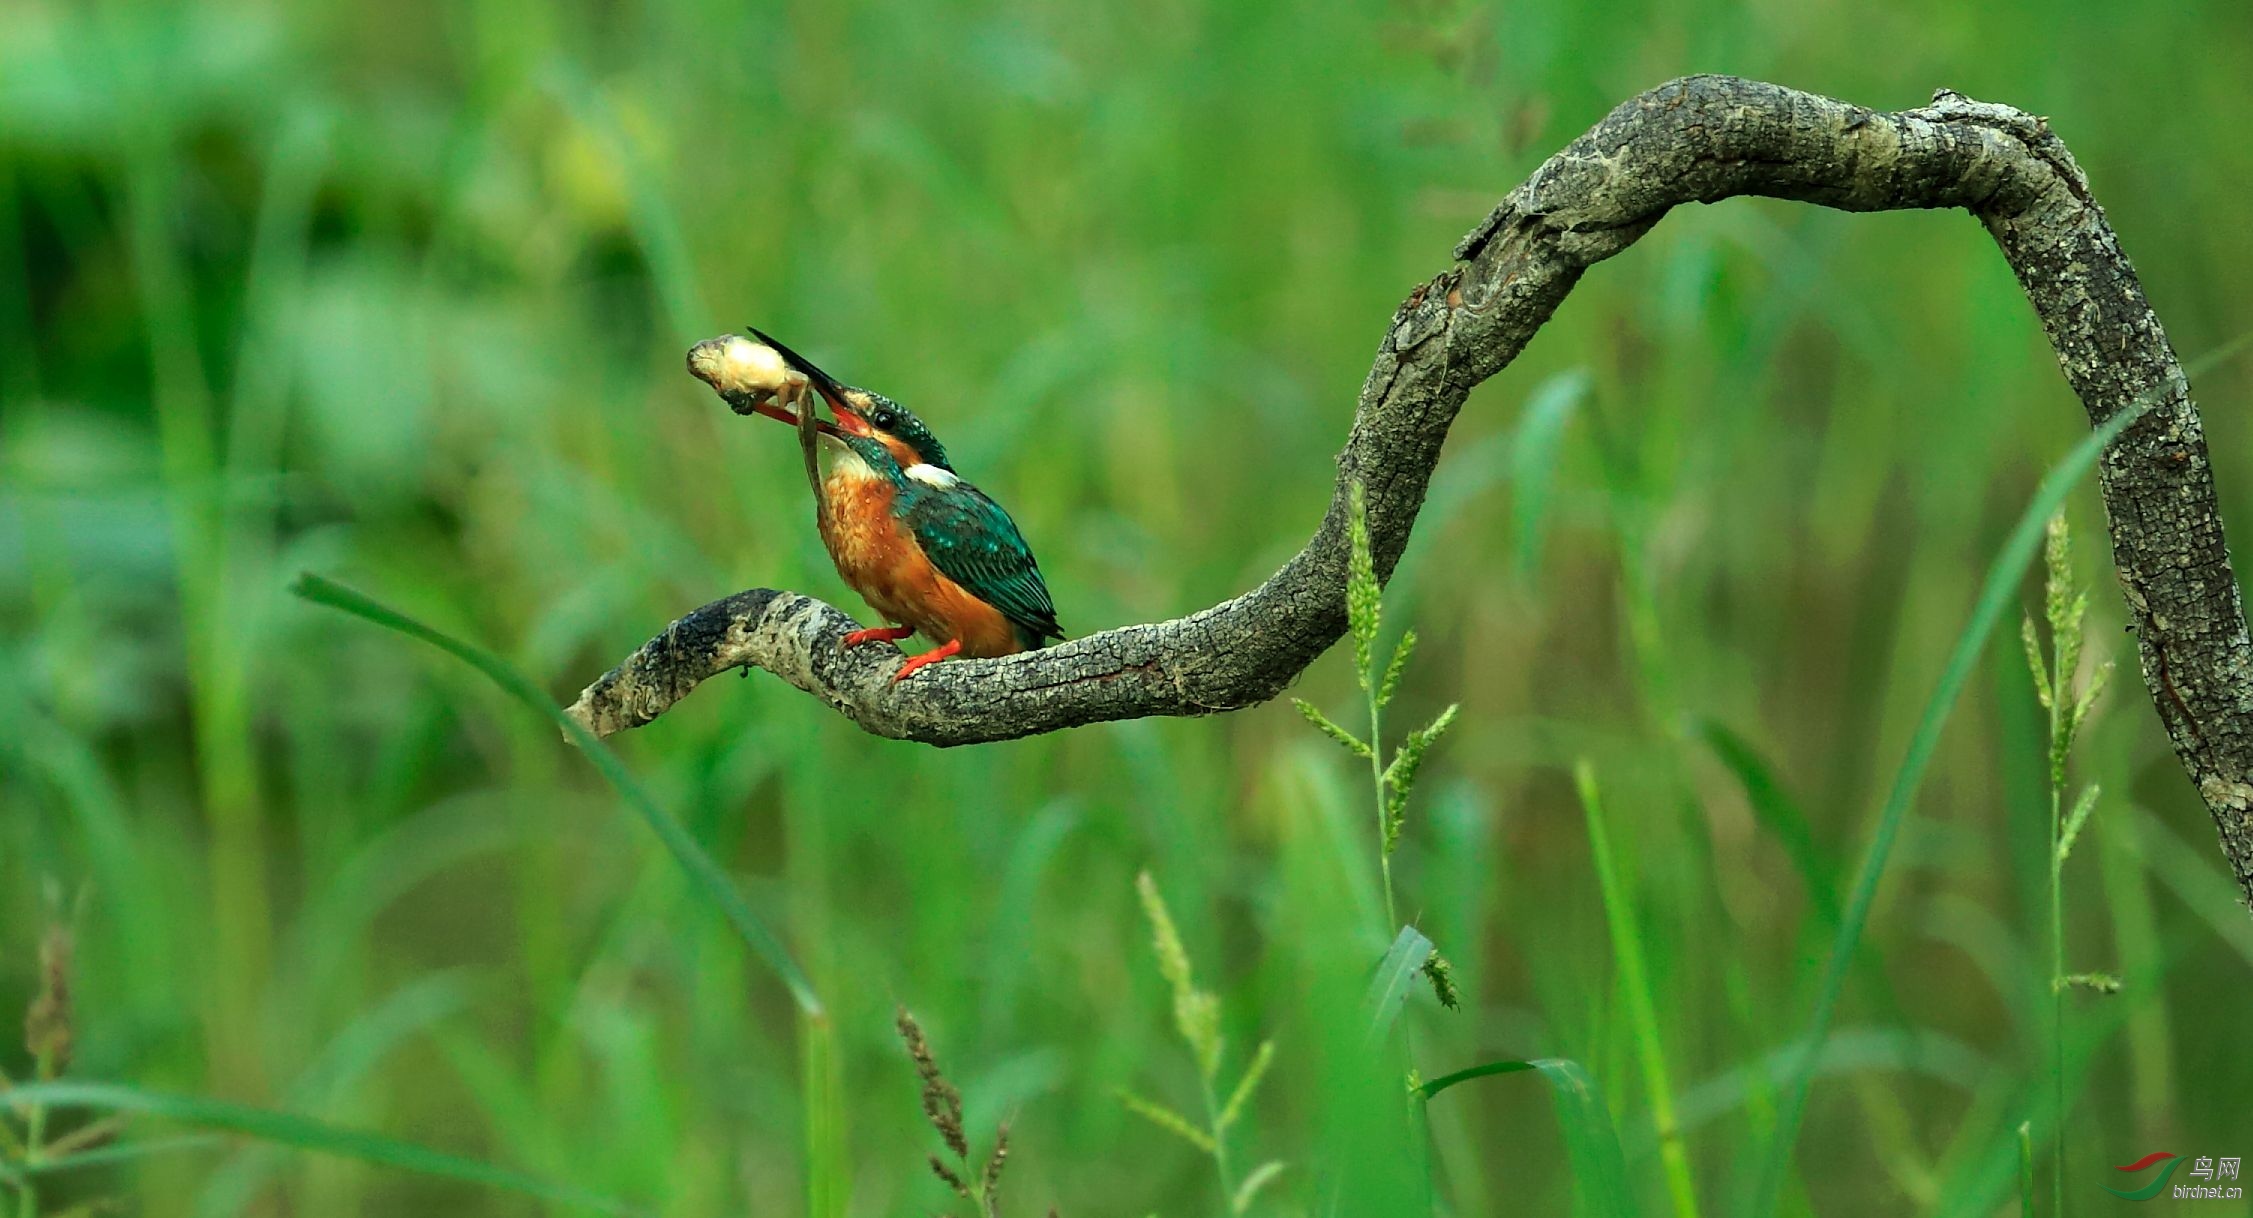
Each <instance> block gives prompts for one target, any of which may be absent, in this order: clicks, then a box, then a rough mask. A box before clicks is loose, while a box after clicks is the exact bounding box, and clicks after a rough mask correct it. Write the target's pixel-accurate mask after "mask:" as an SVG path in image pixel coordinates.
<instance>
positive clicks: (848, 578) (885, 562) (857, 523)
mask: <svg viewBox="0 0 2253 1218" xmlns="http://www.w3.org/2000/svg"><path fill="white" fill-rule="evenodd" d="M897 493H898V492H897V491H895V490H894V489H893V487H892V485H891V483H889V482H887V481H885V480H884V479H882V478H880V477H877V476H876V475H875V474H874V473H873V472H872V471H870V470H869V469H868V467H867V466H865V465H862V464H861V463H860V462H859V461H857V460H852V459H845V460H840V461H839V462H838V463H837V465H836V466H835V467H834V468H833V469H831V471H830V473H829V476H828V477H827V478H825V479H823V480H822V499H823V501H824V502H825V503H826V504H827V505H828V509H829V510H828V512H827V519H826V520H825V521H823V522H822V531H821V540H822V544H823V545H824V546H826V547H828V549H829V557H830V559H831V560H832V561H834V562H835V563H836V564H837V574H838V575H839V576H841V577H843V578H844V580H845V582H846V583H847V584H848V585H850V586H851V587H852V589H853V591H855V592H858V593H860V594H861V598H862V599H863V600H866V601H867V602H868V604H869V608H871V609H874V610H876V611H877V612H878V613H880V614H883V615H884V617H885V618H886V619H887V620H889V621H894V622H899V623H901V624H902V625H906V626H913V627H915V630H916V633H918V634H920V635H922V636H923V637H925V638H927V639H930V640H931V641H932V642H934V643H944V642H948V641H950V640H956V639H959V640H961V642H962V654H964V655H966V656H1005V655H1011V654H1014V653H1016V652H1019V651H1023V650H1024V646H1023V644H1021V643H1019V642H1018V641H1017V631H1016V628H1015V627H1013V626H1011V625H1010V624H1009V619H1008V618H1006V617H1004V616H1002V613H1001V611H1000V610H999V609H996V608H994V607H993V606H992V605H989V604H987V603H986V602H984V601H982V600H979V599H978V598H977V597H975V596H973V595H971V594H970V592H969V591H968V590H967V589H965V588H964V587H963V586H962V585H960V584H958V583H956V582H954V581H953V580H951V579H948V578H947V577H946V574H945V573H944V572H942V571H940V570H939V569H938V568H937V567H935V566H933V565H931V560H930V558H929V557H928V556H926V555H925V554H924V553H923V547H922V546H921V545H918V544H917V543H916V540H915V535H914V534H913V533H912V532H910V531H909V529H908V527H907V525H906V524H905V523H904V522H902V521H900V520H899V519H897V518H895V517H894V516H893V515H892V504H893V500H894V498H895V497H896V495H897Z"/></svg>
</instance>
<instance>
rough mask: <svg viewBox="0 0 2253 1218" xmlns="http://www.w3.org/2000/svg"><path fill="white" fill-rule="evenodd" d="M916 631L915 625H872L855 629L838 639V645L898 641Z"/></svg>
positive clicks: (851, 645)
mask: <svg viewBox="0 0 2253 1218" xmlns="http://www.w3.org/2000/svg"><path fill="white" fill-rule="evenodd" d="M914 633H915V627H913V626H871V627H869V628H868V629H866V630H855V631H853V632H852V633H850V634H847V635H846V636H845V637H844V638H842V639H839V640H837V645H838V646H839V647H858V646H860V645H861V644H863V643H897V642H899V641H900V640H901V639H904V638H906V637H908V636H909V635H911V634H914Z"/></svg>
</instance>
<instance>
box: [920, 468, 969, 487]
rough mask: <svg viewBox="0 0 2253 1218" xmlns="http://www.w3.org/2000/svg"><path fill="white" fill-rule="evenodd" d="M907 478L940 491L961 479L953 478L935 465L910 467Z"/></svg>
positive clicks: (952, 475)
mask: <svg viewBox="0 0 2253 1218" xmlns="http://www.w3.org/2000/svg"><path fill="white" fill-rule="evenodd" d="M907 476H908V477H910V478H913V479H915V480H916V481H917V482H920V483H922V484H923V485H925V486H931V487H937V488H939V489H941V490H944V489H946V488H947V487H950V486H953V485H954V484H956V483H958V482H960V481H962V479H960V478H957V477H955V476H954V474H953V473H952V472H950V471H948V470H943V469H940V468H939V467H938V466H936V465H910V466H908V467H907Z"/></svg>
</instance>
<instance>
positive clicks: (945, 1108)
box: [898, 1007, 970, 1196]
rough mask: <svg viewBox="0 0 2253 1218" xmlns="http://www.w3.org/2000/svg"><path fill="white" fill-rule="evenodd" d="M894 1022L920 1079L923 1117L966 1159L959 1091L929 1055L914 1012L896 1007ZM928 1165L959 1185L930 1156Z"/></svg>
mask: <svg viewBox="0 0 2253 1218" xmlns="http://www.w3.org/2000/svg"><path fill="white" fill-rule="evenodd" d="M898 1026H899V1030H900V1039H901V1040H902V1041H904V1042H906V1044H907V1055H908V1056H909V1057H910V1058H913V1059H914V1060H915V1073H916V1077H918V1078H920V1079H922V1080H923V1116H924V1119H926V1120H928V1121H930V1122H931V1128H933V1129H936V1130H938V1131H939V1137H940V1139H941V1140H943V1141H944V1142H945V1143H946V1144H947V1149H948V1150H951V1151H953V1152H954V1157H955V1158H957V1159H960V1160H963V1161H964V1162H968V1161H969V1158H970V1139H969V1138H967V1137H965V1136H963V1132H962V1093H961V1092H959V1091H957V1090H955V1089H954V1084H953V1083H950V1082H948V1081H947V1079H946V1075H944V1074H941V1073H940V1072H939V1062H938V1059H937V1058H934V1057H933V1056H932V1055H931V1044H930V1042H929V1041H927V1040H925V1039H924V1037H923V1025H921V1024H919V1023H917V1022H915V1016H913V1015H910V1014H908V1011H907V1008H906V1007H901V1008H899V1015H898ZM932 1166H933V1167H934V1168H935V1169H937V1170H938V1172H939V1176H940V1178H941V1179H944V1180H948V1181H950V1182H952V1183H954V1185H955V1187H956V1188H957V1189H959V1188H961V1187H962V1185H961V1183H960V1182H959V1181H957V1180H955V1179H954V1177H953V1175H952V1173H950V1172H948V1171H947V1170H946V1168H945V1167H944V1166H943V1165H941V1164H940V1163H939V1162H938V1160H936V1159H933V1160H932ZM964 1195H965V1196H968V1194H967V1193H965V1194H964Z"/></svg>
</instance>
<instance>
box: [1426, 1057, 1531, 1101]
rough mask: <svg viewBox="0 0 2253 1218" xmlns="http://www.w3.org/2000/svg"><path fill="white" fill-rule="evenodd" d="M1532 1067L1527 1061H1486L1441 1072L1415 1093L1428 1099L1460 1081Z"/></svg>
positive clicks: (1516, 1071) (1513, 1072)
mask: <svg viewBox="0 0 2253 1218" xmlns="http://www.w3.org/2000/svg"><path fill="white" fill-rule="evenodd" d="M1534 1068H1535V1067H1534V1064H1533V1063H1532V1062H1529V1061H1498V1062H1488V1063H1486V1064H1485V1065H1483V1066H1473V1067H1471V1068H1470V1069H1468V1070H1457V1071H1456V1072H1455V1073H1453V1074H1442V1075H1440V1076H1439V1077H1438V1078H1435V1079H1433V1080H1432V1081H1430V1082H1428V1083H1425V1084H1424V1085H1423V1086H1421V1087H1418V1088H1416V1094H1418V1095H1421V1096H1423V1097H1424V1098H1425V1099H1427V1100H1428V1099H1430V1098H1432V1097H1433V1096H1435V1095H1438V1094H1439V1093H1440V1092H1442V1091H1445V1090H1447V1089H1448V1088H1449V1087H1453V1086H1456V1085H1457V1084H1460V1083H1467V1082H1470V1081H1471V1080H1472V1079H1474V1078H1492V1077H1493V1076H1495V1075H1497V1074H1516V1073H1518V1072H1520V1071H1522V1070H1532V1069H1534Z"/></svg>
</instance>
